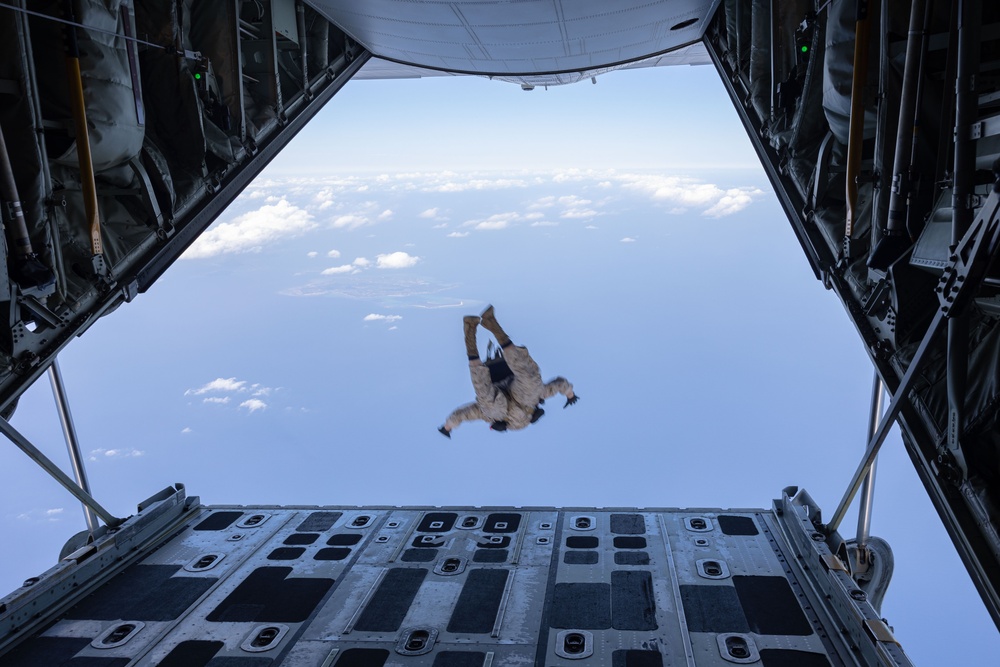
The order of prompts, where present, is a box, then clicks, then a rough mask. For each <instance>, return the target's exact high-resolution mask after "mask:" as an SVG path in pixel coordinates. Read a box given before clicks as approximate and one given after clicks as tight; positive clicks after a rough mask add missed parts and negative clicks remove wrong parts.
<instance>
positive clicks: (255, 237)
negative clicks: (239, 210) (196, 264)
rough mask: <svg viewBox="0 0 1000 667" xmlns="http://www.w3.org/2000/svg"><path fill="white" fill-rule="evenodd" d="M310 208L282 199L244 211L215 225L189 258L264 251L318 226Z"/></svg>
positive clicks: (188, 255) (203, 235) (187, 257)
mask: <svg viewBox="0 0 1000 667" xmlns="http://www.w3.org/2000/svg"><path fill="white" fill-rule="evenodd" d="M316 226H317V225H316V222H315V221H314V219H313V216H312V214H310V213H309V212H308V211H306V210H304V209H301V208H299V207H298V206H294V205H293V204H290V203H288V200H287V199H280V200H278V201H277V202H276V203H274V204H269V205H265V206H262V207H260V208H259V209H257V210H256V211H252V212H250V213H244V214H243V215H241V216H238V217H237V218H235V219H234V220H233V221H232V222H223V223H219V224H217V225H215V226H213V227H211V228H210V229H209V230H208V231H206V232H204V233H203V234H202V235H201V236H199V237H198V239H197V240H196V241H195V242H194V243H193V244H191V247H190V248H188V249H187V251H185V253H184V255H183V257H184V258H185V259H204V258H206V257H214V256H216V255H224V254H230V253H245V252H260V251H261V250H263V249H264V248H265V247H266V246H267V245H269V244H271V243H275V242H278V241H280V240H282V239H287V238H292V237H296V236H301V235H302V234H304V233H306V232H308V231H310V230H312V229H315V228H316Z"/></svg>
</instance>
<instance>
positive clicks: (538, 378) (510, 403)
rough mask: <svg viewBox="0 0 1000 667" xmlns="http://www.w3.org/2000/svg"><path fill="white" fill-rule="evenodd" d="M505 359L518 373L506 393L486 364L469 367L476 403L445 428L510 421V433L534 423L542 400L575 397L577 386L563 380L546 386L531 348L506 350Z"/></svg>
mask: <svg viewBox="0 0 1000 667" xmlns="http://www.w3.org/2000/svg"><path fill="white" fill-rule="evenodd" d="M503 358H504V360H505V361H506V362H507V365H508V366H509V367H510V370H511V372H512V373H513V374H514V378H513V382H512V383H511V385H510V387H509V388H508V390H507V391H506V392H504V391H502V390H501V389H499V388H498V387H497V386H496V385H494V384H493V382H492V381H491V380H490V370H489V368H488V367H487V366H486V365H485V364H483V363H481V362H480V363H479V364H474V365H470V366H469V372H470V373H471V375H472V386H473V388H474V389H475V390H476V402H475V403H468V404H466V405H463V406H461V407H460V408H458V409H457V410H455V411H454V412H452V413H451V414H450V415H449V416H448V420H447V421H445V424H444V428H446V429H447V430H449V431H450V430H452V429H453V428H455V427H456V426H458V425H459V424H461V423H462V422H467V421H473V420H477V419H481V420H483V421H485V422H489V423H490V424H492V423H493V422H498V421H504V422H507V429H508V430H516V429H522V428H524V427H526V426H528V425H529V424H531V417H532V415H534V414H535V408H536V407H538V404H539V402H540V401H541V400H543V399H546V398H549V397H550V396H555V395H556V393H560V394H562V395H563V396H566V397H567V398H568V397H569V396H570V395H572V394H573V385H572V384H570V382H569V381H568V380H567V379H566V378H563V377H557V378H555V379H553V380H551V381H549V382H546V383H544V384H543V383H542V374H541V372H540V371H539V370H538V364H536V363H535V360H534V359H532V358H531V356H530V355H529V354H528V348H526V347H521V346H514V345H511V346H509V347H507V348H505V349H504V351H503Z"/></svg>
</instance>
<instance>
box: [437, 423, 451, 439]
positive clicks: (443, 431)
mask: <svg viewBox="0 0 1000 667" xmlns="http://www.w3.org/2000/svg"><path fill="white" fill-rule="evenodd" d="M438 433H440V434H441V435H443V436H444V437H446V438H448V439H449V440H451V431H449V430H448V429H446V428H445V427H444V426H442V427H441V428H439V429H438Z"/></svg>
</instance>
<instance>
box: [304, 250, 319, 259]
mask: <svg viewBox="0 0 1000 667" xmlns="http://www.w3.org/2000/svg"><path fill="white" fill-rule="evenodd" d="M306 257H308V258H309V259H314V258H316V257H319V253H318V252H316V251H315V250H311V251H309V252H307V253H306Z"/></svg>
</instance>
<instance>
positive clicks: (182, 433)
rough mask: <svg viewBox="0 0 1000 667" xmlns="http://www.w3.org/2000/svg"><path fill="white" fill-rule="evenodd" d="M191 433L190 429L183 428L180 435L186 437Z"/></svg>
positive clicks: (188, 427) (187, 427)
mask: <svg viewBox="0 0 1000 667" xmlns="http://www.w3.org/2000/svg"><path fill="white" fill-rule="evenodd" d="M192 432H193V431H191V427H190V426H185V427H184V428H182V429H181V435H187V434H188V433H192Z"/></svg>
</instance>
